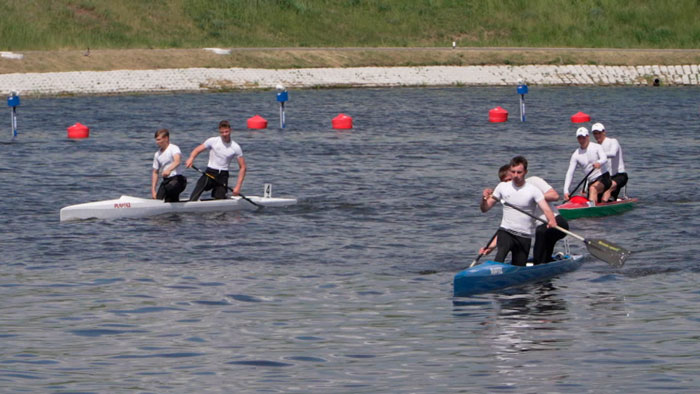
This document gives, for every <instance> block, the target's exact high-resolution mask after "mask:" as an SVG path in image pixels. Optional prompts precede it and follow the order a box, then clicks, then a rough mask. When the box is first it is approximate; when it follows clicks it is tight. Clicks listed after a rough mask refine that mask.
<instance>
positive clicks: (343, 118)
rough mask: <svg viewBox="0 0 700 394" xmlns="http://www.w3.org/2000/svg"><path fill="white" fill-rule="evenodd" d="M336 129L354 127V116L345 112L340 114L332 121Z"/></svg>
mask: <svg viewBox="0 0 700 394" xmlns="http://www.w3.org/2000/svg"><path fill="white" fill-rule="evenodd" d="M331 124H332V125H333V128H334V129H352V117H350V116H348V115H345V114H338V116H336V117H335V118H333V120H332V121H331Z"/></svg>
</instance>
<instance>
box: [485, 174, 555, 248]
mask: <svg viewBox="0 0 700 394" xmlns="http://www.w3.org/2000/svg"><path fill="white" fill-rule="evenodd" d="M493 196H494V197H495V198H497V199H498V200H500V199H503V200H505V201H506V202H508V203H510V204H513V205H514V206H516V207H518V208H520V209H522V210H523V211H525V212H529V213H531V214H533V215H534V214H535V207H536V206H537V203H538V202H540V201H542V199H543V198H544V194H542V192H541V191H539V189H537V188H536V187H535V186H533V185H531V184H529V183H527V182H526V183H525V184H524V185H522V186H520V187H518V186H515V184H513V181H510V182H501V183H499V184H498V186H496V189H495V190H494V191H493ZM501 227H502V228H504V229H506V230H513V231H516V232H518V233H521V234H523V235H529V236H532V234H533V233H534V231H533V230H534V227H535V226H534V219H533V218H531V217H529V216H527V215H525V214H524V213H522V212H519V211H518V210H516V209H513V208H511V207H509V206H507V205H504V206H503V219H502V220H501Z"/></svg>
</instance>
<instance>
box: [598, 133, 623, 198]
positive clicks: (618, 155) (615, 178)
mask: <svg viewBox="0 0 700 394" xmlns="http://www.w3.org/2000/svg"><path fill="white" fill-rule="evenodd" d="M591 132H593V138H595V140H596V142H598V144H600V146H602V147H603V151H605V154H606V155H607V157H608V160H610V181H611V185H610V189H608V190H606V191H605V193H603V197H602V198H601V201H603V202H608V201H616V200H617V198H618V196H619V195H620V190H622V188H623V187H624V186H625V185H626V184H627V173H626V172H625V162H624V160H622V148H620V143H619V142H617V140H616V139H615V138H608V137H607V133H606V132H605V126H603V124H602V123H596V124H594V125H593V127H591Z"/></svg>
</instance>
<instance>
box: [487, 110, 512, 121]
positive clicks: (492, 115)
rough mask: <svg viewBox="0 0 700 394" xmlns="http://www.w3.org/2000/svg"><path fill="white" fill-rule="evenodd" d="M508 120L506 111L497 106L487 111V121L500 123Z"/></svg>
mask: <svg viewBox="0 0 700 394" xmlns="http://www.w3.org/2000/svg"><path fill="white" fill-rule="evenodd" d="M507 121H508V111H506V110H505V109H503V108H501V107H500V106H499V107H496V108H493V109H492V110H490V111H489V122H493V123H500V122H507Z"/></svg>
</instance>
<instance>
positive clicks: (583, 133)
mask: <svg viewBox="0 0 700 394" xmlns="http://www.w3.org/2000/svg"><path fill="white" fill-rule="evenodd" d="M576 139H577V140H578V143H579V148H578V149H576V150H575V151H574V153H572V154H571V159H570V160H569V169H568V170H567V171H566V179H565V180H564V200H568V199H569V187H570V186H571V181H572V180H573V177H574V171H576V168H577V167H578V168H581V169H582V170H583V173H584V174H589V173H590V175H588V199H589V200H590V202H589V204H591V205H595V203H597V202H598V196H599V195H602V193H603V192H605V191H606V190H608V189H609V188H610V186H611V184H612V183H611V181H610V163H609V161H608V156H607V155H606V154H605V151H604V150H603V148H602V147H601V146H600V145H598V144H596V143H595V142H591V137H590V136H589V135H588V129H587V128H585V127H579V128H578V130H576Z"/></svg>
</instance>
